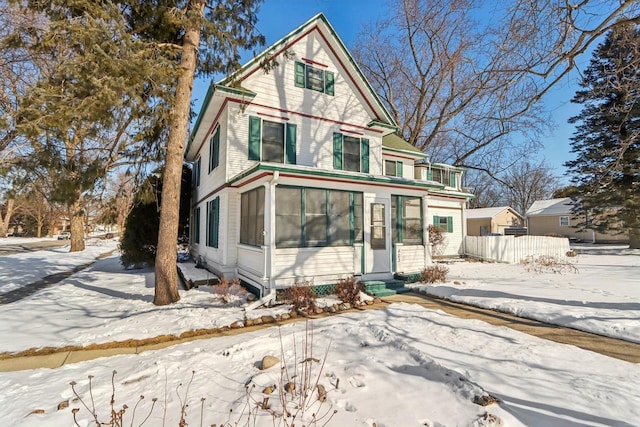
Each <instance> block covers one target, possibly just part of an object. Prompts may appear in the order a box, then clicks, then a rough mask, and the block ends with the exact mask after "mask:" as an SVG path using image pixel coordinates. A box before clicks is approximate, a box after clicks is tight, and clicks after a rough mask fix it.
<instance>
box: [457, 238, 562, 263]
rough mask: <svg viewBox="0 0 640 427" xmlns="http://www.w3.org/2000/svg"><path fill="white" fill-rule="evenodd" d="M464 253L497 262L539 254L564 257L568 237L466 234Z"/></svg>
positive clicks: (512, 261) (514, 261)
mask: <svg viewBox="0 0 640 427" xmlns="http://www.w3.org/2000/svg"><path fill="white" fill-rule="evenodd" d="M464 249H465V255H468V256H471V257H474V258H480V259H485V260H493V261H497V262H508V263H518V262H520V261H521V260H523V259H526V258H527V257H538V256H541V255H548V256H555V257H558V258H564V257H565V256H566V254H567V252H568V251H569V250H570V247H569V239H567V238H564V237H562V238H560V237H546V236H519V237H516V236H482V237H477V236H466V237H465V240H464Z"/></svg>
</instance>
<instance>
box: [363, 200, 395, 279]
mask: <svg viewBox="0 0 640 427" xmlns="http://www.w3.org/2000/svg"><path fill="white" fill-rule="evenodd" d="M390 204H391V203H390V199H385V198H378V197H376V198H367V199H366V202H365V211H366V212H365V249H366V259H365V273H388V272H390V271H391V227H390V224H391V209H390Z"/></svg>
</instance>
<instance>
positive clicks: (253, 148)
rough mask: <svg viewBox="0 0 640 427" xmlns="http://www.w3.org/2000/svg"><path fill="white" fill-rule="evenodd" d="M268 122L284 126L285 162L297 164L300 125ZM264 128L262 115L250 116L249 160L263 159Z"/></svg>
mask: <svg viewBox="0 0 640 427" xmlns="http://www.w3.org/2000/svg"><path fill="white" fill-rule="evenodd" d="M267 123H276V124H280V125H283V126H284V136H283V137H284V140H283V141H282V144H283V147H282V148H283V150H284V159H283V162H284V163H286V164H289V165H295V164H296V161H297V156H296V150H297V139H298V125H296V124H293V123H280V122H267ZM262 128H263V126H262V119H261V118H260V117H257V116H249V153H248V159H249V160H257V161H261V160H262Z"/></svg>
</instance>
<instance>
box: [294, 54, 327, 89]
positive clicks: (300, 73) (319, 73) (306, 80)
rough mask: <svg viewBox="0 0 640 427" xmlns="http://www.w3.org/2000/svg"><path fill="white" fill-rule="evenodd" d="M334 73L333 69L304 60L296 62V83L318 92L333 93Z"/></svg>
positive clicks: (298, 85)
mask: <svg viewBox="0 0 640 427" xmlns="http://www.w3.org/2000/svg"><path fill="white" fill-rule="evenodd" d="M333 82H334V75H333V73H332V72H331V71H327V70H323V69H321V68H317V67H314V66H312V65H309V64H305V63H303V62H296V63H295V84H296V86H297V87H304V88H307V89H311V90H315V91H317V92H322V93H326V94H327V95H333Z"/></svg>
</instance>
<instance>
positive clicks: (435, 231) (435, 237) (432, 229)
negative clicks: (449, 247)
mask: <svg viewBox="0 0 640 427" xmlns="http://www.w3.org/2000/svg"><path fill="white" fill-rule="evenodd" d="M428 230H429V244H430V245H431V254H432V255H433V256H439V255H442V252H443V251H444V242H445V236H444V233H443V232H442V230H441V229H440V228H439V227H436V226H433V225H430V226H429V228H428Z"/></svg>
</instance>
